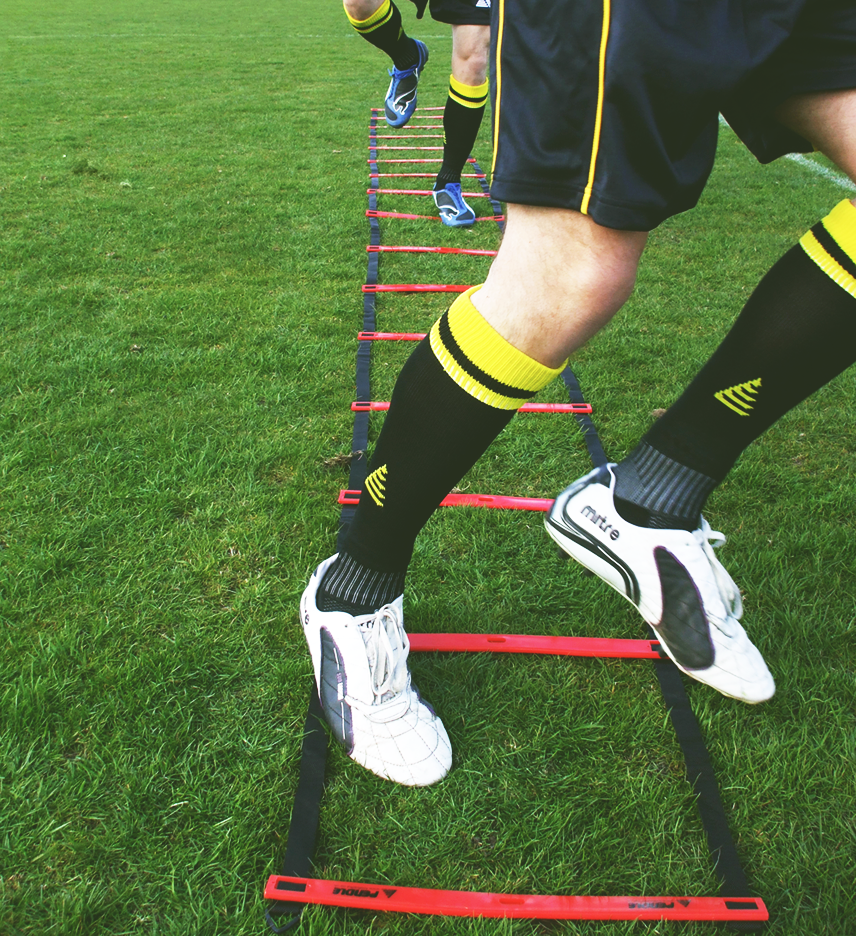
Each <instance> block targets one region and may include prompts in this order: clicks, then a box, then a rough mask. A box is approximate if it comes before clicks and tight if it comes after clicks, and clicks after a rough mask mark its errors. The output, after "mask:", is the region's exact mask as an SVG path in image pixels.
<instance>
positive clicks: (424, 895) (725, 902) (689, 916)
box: [264, 875, 769, 921]
mask: <svg viewBox="0 0 856 936" xmlns="http://www.w3.org/2000/svg"><path fill="white" fill-rule="evenodd" d="M264 895H265V898H266V899H267V900H287V901H294V902H296V903H304V904H323V905H324V906H328V907H352V908H354V909H360V910H371V911H374V912H377V911H378V910H388V911H397V912H398V913H426V914H436V915H439V916H460V917H512V918H515V919H530V920H532V919H537V920H730V921H737V920H767V919H769V914H768V913H767V908H766V907H765V906H764V902H763V901H762V900H759V899H757V898H749V897H740V898H736V897H735V898H728V897H647V896H646V897H570V896H565V895H557V896H540V895H536V894H489V893H483V892H478V891H449V890H436V889H433V888H426V887H386V886H384V885H380V884H357V883H354V882H353V881H326V880H318V879H315V878H298V877H283V876H279V875H271V877H269V878H268V882H267V885H266V887H265V893H264Z"/></svg>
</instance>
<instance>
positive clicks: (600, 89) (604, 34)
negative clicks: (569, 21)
mask: <svg viewBox="0 0 856 936" xmlns="http://www.w3.org/2000/svg"><path fill="white" fill-rule="evenodd" d="M609 17H610V7H609V0H603V26H602V28H601V33H600V55H599V56H598V65H597V113H596V114H595V118H594V138H593V140H592V146H591V163H590V164H589V177H588V182H587V183H586V187H585V191H584V192H583V200H582V203H581V204H580V212H581V213H582V214H588V206H589V202H590V201H591V192H592V188H594V169H595V164H596V163H597V151H598V149H599V148H600V128H601V124H602V122H603V97H604V85H605V83H606V41H607V39H608V38H609Z"/></svg>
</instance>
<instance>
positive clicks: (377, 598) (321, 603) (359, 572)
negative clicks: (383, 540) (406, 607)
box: [316, 552, 405, 614]
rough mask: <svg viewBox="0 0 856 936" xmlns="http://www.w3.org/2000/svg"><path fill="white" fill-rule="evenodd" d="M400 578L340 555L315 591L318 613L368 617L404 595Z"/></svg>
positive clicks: (402, 580)
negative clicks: (329, 612) (342, 612)
mask: <svg viewBox="0 0 856 936" xmlns="http://www.w3.org/2000/svg"><path fill="white" fill-rule="evenodd" d="M404 577H405V573H404V572H378V571H376V570H375V569H369V568H367V567H366V566H363V565H361V564H360V563H359V562H357V561H356V559H354V558H352V557H351V556H349V555H348V554H347V553H346V552H341V553H339V556H338V558H337V559H336V561H335V562H334V563H333V565H331V566H330V567H329V568H328V569H327V571H326V573H325V574H324V579H323V580H322V582H321V584H320V586H319V587H318V592H317V596H316V604H317V606H318V610H319V611H346V612H347V613H348V614H371V612H372V611H377V610H378V608H382V607H383V606H384V605H385V604H390V602H392V601H395V599H396V598H397V597H398V596H399V595H400V594H401V593H402V592H403V591H404Z"/></svg>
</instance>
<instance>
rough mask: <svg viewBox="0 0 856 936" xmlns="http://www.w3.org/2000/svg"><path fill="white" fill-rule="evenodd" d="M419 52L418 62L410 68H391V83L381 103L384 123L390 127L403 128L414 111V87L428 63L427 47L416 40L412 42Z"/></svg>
mask: <svg viewBox="0 0 856 936" xmlns="http://www.w3.org/2000/svg"><path fill="white" fill-rule="evenodd" d="M413 41H414V42H415V43H416V48H417V50H418V52H419V61H418V62H417V63H416V64H415V65H414V66H413V67H412V68H403V69H400V70H399V69H398V68H391V69H390V71H389V74H390V75H392V81H390V83H389V90H388V91H387V92H386V98H385V99H384V102H383V109H384V113H385V114H386V122H387V123H388V124H389V125H390V127H403V126H404V125H405V124H406V123H407V121H408V120H410V118H411V117H412V116H413V111H415V110H416V87H417V85H418V84H419V76H420V75H421V74H422V69H423V68H424V67H425V63H426V62H427V61H428V46H426V45H425V43H424V42H420V41H419V40H418V39H414V40H413Z"/></svg>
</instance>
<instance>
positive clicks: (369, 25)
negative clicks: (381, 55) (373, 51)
mask: <svg viewBox="0 0 856 936" xmlns="http://www.w3.org/2000/svg"><path fill="white" fill-rule="evenodd" d="M345 16H347V17H348V22H349V23H350V24H351V25H352V26H353V27H354V29H356V30H357V32H360V33H369V32H374V30H376V29H378V28H379V27H380V26H383V25H384V23H386V22H387V20H389V18H390V17H391V16H392V3H391V0H383V3H382V4H381V5H380V6H379V7H378V8H377V9H376V10H375V11H374V13H372V15H371V16H370V17H369V18H368V19H364V20H355V19H354V18H353V17H352V16H351V14H350V13H349V12H348V10H347V8H346V9H345Z"/></svg>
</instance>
